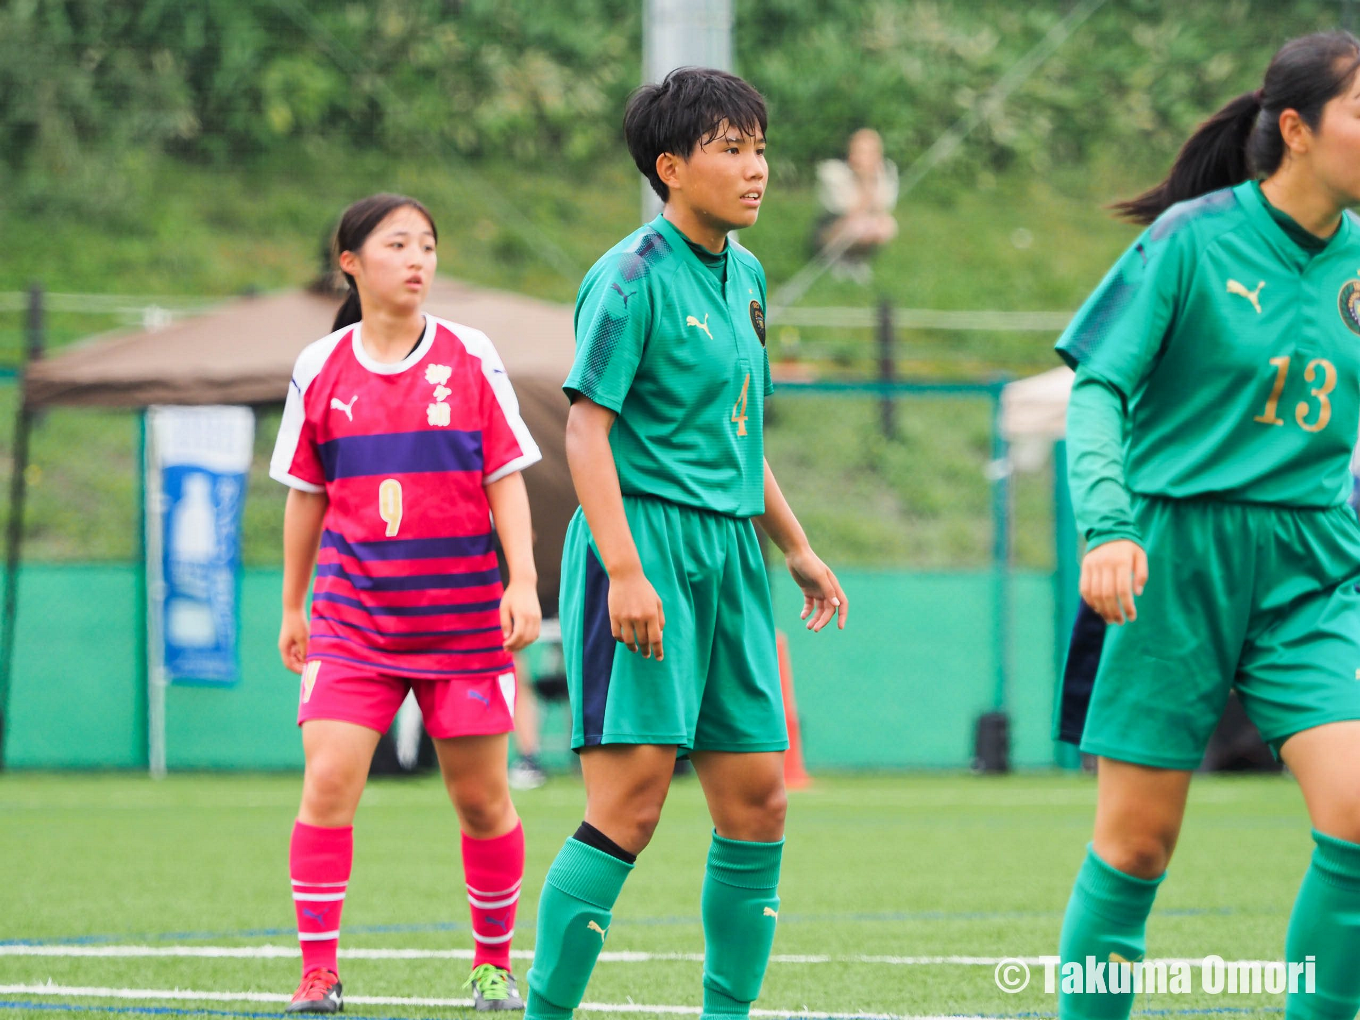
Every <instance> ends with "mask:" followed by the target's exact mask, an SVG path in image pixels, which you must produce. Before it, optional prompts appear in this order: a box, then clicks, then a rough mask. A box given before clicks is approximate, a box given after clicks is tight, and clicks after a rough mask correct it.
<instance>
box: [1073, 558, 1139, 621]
mask: <svg viewBox="0 0 1360 1020" xmlns="http://www.w3.org/2000/svg"><path fill="white" fill-rule="evenodd" d="M1147 579H1148V560H1147V553H1145V552H1144V551H1143V549H1142V547H1141V546H1140V545H1139V544H1138V543H1137V542H1134V541H1131V540H1130V539H1127V538H1117V539H1115V540H1114V541H1113V542H1106V543H1105V544H1104V545H1098V546H1096V547H1095V548H1094V549H1092V550H1090V551H1089V552H1088V553H1087V554H1086V555H1085V556H1084V557H1082V561H1081V597H1082V599H1083V600H1084V601H1085V603H1086V604H1087V605H1088V606H1090V607H1091V608H1092V609H1094V610H1095V611H1096V612H1097V613H1099V614H1100V615H1101V618H1102V619H1104V621H1105V622H1106V623H1124V622H1126V621H1127V622H1129V623H1132V622H1133V621H1134V620H1136V619H1138V610H1137V609H1136V608H1135V607H1134V604H1133V597H1134V596H1135V595H1141V594H1143V587H1144V585H1146V584H1147Z"/></svg>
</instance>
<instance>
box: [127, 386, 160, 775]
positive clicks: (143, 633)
mask: <svg viewBox="0 0 1360 1020" xmlns="http://www.w3.org/2000/svg"><path fill="white" fill-rule="evenodd" d="M149 465H150V457H149V450H148V439H147V413H146V410H145V409H143V410H141V411H139V412H138V414H137V570H136V578H137V614H136V624H135V625H136V628H137V634H136V641H135V643H134V645H133V647H134V649H135V652H136V660H135V661H136V666H135V668H136V670H137V677H138V678H139V680H140V683H138V684H137V685H136V686H135V689H136V690H137V691H138V694H139V697H138V700H139V701H140V702H141V704H139V705H138V706H137V711H136V713H135V714H134V718H135V719H137V720H138V722H139V724H140V725H141V727H142V729H143V732H142V733H141V734H140V735H139V736H140V739H139V741H138V743H139V744H140V745H141V747H142V748H143V749H144V750H145V751H146V764H147V768H148V770H149V771H150V773H151V775H152V776H154V777H155V778H157V779H159V778H161V777H162V776H164V775H165V685H164V683H163V682H162V678H161V677H160V676H159V670H158V669H157V668H156V667H155V666H154V665H152V655H153V654H154V652H153V648H152V642H153V641H154V640H155V639H156V635H155V634H154V633H153V628H154V627H155V623H154V614H152V613H151V612H150V598H151V592H150V591H149V588H148V585H147V557H148V556H150V555H152V554H153V552H154V553H155V554H157V555H158V554H159V550H153V549H152V544H151V542H150V541H149V532H150V527H151V514H153V513H156V512H158V509H159V508H158V507H157V506H156V505H154V504H153V503H152V500H151V499H150V498H149V493H148V492H147V475H148V468H149Z"/></svg>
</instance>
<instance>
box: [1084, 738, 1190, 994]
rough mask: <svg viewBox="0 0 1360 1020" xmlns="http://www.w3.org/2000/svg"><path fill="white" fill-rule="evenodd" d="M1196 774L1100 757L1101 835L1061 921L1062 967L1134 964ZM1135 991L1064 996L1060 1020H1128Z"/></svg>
mask: <svg viewBox="0 0 1360 1020" xmlns="http://www.w3.org/2000/svg"><path fill="white" fill-rule="evenodd" d="M1189 790H1190V773H1189V772H1188V771H1182V770H1179V769H1158V768H1151V767H1149V766H1146V765H1135V764H1132V763H1130V762H1122V761H1115V760H1114V759H1112V758H1101V759H1100V766H1099V772H1098V774H1097V791H1098V792H1097V800H1096V825H1095V836H1094V839H1093V840H1092V842H1091V845H1090V846H1088V847H1087V850H1086V860H1085V862H1084V863H1083V864H1082V866H1081V871H1080V872H1078V874H1077V881H1076V884H1075V885H1074V886H1073V888H1072V897H1071V899H1070V900H1068V903H1067V914H1066V915H1065V916H1064V918H1063V927H1062V936H1061V938H1060V941H1059V945H1058V953H1059V955H1060V956H1061V958H1062V960H1063V962H1064V963H1066V962H1068V961H1076V962H1078V963H1080V964H1081V965H1082V967H1083V968H1085V967H1086V966H1087V965H1088V960H1094V962H1095V964H1097V965H1100V964H1105V965H1106V975H1107V979H1108V974H1109V971H1110V969H1111V968H1110V967H1109V965H1110V964H1119V963H1121V962H1130V963H1135V962H1137V961H1139V960H1141V959H1142V958H1143V954H1144V952H1145V951H1146V948H1147V939H1146V929H1147V918H1148V914H1150V913H1151V912H1152V901H1153V898H1154V897H1155V896H1156V895H1157V886H1158V885H1159V884H1161V881H1162V878H1163V876H1164V874H1165V872H1166V866H1167V863H1168V862H1169V861H1170V860H1171V853H1172V851H1173V850H1174V849H1175V847H1176V839H1177V837H1178V836H1179V835H1180V831H1181V820H1182V819H1183V818H1184V816H1185V798H1186V795H1187V793H1188V792H1189ZM1132 1008H1133V992H1132V990H1131V989H1129V990H1128V991H1120V992H1110V991H1108V990H1107V991H1106V992H1103V993H1101V992H1095V993H1093V994H1084V993H1083V994H1060V995H1059V998H1058V1015H1059V1017H1061V1018H1062V1020H1070V1018H1071V1020H1075V1018H1081V1020H1124V1018H1127V1017H1128V1015H1129V1011H1130V1010H1131V1009H1132Z"/></svg>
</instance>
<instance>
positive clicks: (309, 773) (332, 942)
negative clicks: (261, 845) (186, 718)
mask: <svg viewBox="0 0 1360 1020" xmlns="http://www.w3.org/2000/svg"><path fill="white" fill-rule="evenodd" d="M378 737H379V734H378V733H377V732H375V731H374V730H370V729H368V728H367V727H364V726H357V725H355V724H354V723H348V722H340V721H338V720H334V719H311V720H308V721H306V722H304V723H303V724H302V749H303V753H304V754H305V756H306V762H307V764H306V771H305V772H304V773H303V778H302V805H301V807H300V808H299V809H298V816H297V821H295V822H294V823H293V838H292V841H291V844H290V846H289V873H290V875H291V877H292V886H293V905H294V907H295V909H296V911H297V923H298V941H299V942H300V943H301V945H302V973H303V975H304V976H306V975H307V974H309V973H311V972H312V971H314V970H317V969H324V970H329V971H331V972H332V973H334V972H335V971H336V961H335V954H336V949H337V947H338V945H339V940H340V912H341V910H342V909H343V908H344V905H345V890H346V887H347V886H348V884H349V873H350V864H351V861H352V860H353V856H354V829H353V822H354V812H355V809H356V808H357V807H358V805H359V798H360V796H362V794H363V792H364V781H365V780H366V779H367V778H368V766H369V763H370V762H371V761H372V760H373V750H374V748H376V747H377V746H378Z"/></svg>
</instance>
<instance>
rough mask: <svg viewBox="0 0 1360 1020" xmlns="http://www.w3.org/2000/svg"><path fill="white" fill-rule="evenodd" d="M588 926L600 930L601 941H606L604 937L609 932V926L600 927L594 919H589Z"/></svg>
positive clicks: (592, 929)
mask: <svg viewBox="0 0 1360 1020" xmlns="http://www.w3.org/2000/svg"><path fill="white" fill-rule="evenodd" d="M586 927H587V928H589V929H590V930H591V931H596V932H599V933H600V941H601V942H603V941H604V937H605V936H606V935H608V934H609V929H607V928H601V927H600V926H599V925H598V924H596V923H595V922H594V921H587V922H586Z"/></svg>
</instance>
